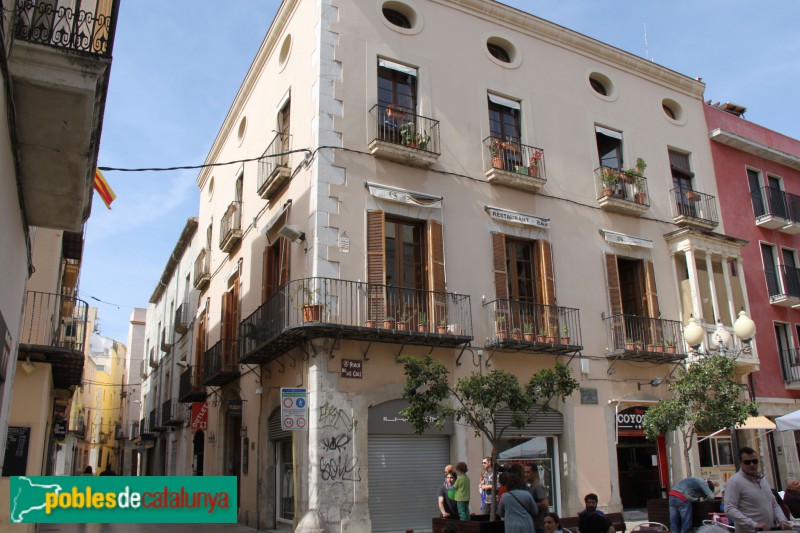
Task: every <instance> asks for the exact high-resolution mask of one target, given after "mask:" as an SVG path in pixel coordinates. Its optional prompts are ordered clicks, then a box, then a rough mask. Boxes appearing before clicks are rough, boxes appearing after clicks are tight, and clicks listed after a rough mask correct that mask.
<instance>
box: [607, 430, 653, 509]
mask: <svg viewBox="0 0 800 533" xmlns="http://www.w3.org/2000/svg"><path fill="white" fill-rule="evenodd" d="M617 468H618V470H619V495H620V500H622V508H623V509H625V510H629V509H645V508H647V500H649V499H653V498H659V497H660V495H661V482H660V479H659V472H658V447H657V445H656V443H655V442H653V441H651V440H648V439H647V438H646V437H644V436H636V437H633V436H630V437H624V436H621V435H620V437H619V442H618V443H617Z"/></svg>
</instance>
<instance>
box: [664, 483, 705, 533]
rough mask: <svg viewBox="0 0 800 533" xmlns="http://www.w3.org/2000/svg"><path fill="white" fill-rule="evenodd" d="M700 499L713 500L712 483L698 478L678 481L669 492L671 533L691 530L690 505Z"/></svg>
mask: <svg viewBox="0 0 800 533" xmlns="http://www.w3.org/2000/svg"><path fill="white" fill-rule="evenodd" d="M700 498H705V499H712V498H714V483H713V482H712V481H708V482H706V481H704V480H702V479H700V478H699V477H687V478H684V479H682V480H680V481H678V482H677V483H676V484H675V486H674V487H672V490H670V491H669V523H670V531H671V533H684V532H686V531H689V530H690V529H692V504H693V503H694V502H696V501H698V500H699V499H700Z"/></svg>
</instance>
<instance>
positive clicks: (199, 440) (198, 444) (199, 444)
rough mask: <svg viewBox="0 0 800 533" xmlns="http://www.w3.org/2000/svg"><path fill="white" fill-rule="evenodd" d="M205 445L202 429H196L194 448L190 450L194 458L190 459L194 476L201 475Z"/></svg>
mask: <svg viewBox="0 0 800 533" xmlns="http://www.w3.org/2000/svg"><path fill="white" fill-rule="evenodd" d="M205 446H206V436H205V433H204V432H203V431H202V430H198V431H196V432H195V434H194V448H193V450H192V456H193V458H194V460H193V461H192V466H193V470H194V471H193V472H192V473H193V474H194V475H195V476H202V475H203V461H204V459H205Z"/></svg>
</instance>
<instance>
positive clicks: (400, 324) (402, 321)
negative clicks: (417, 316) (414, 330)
mask: <svg viewBox="0 0 800 533" xmlns="http://www.w3.org/2000/svg"><path fill="white" fill-rule="evenodd" d="M409 318H410V316H409V312H408V309H406V308H405V307H404V308H403V311H402V312H401V313H400V316H398V317H397V326H396V327H397V330H398V331H406V330H407V329H408V319H409Z"/></svg>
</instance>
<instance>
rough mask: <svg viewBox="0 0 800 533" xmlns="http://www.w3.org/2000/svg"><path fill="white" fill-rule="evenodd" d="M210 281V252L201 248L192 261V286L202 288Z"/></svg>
mask: <svg viewBox="0 0 800 533" xmlns="http://www.w3.org/2000/svg"><path fill="white" fill-rule="evenodd" d="M209 281H211V253H210V252H209V250H208V249H206V248H203V249H202V250H200V253H199V254H197V259H195V261H194V288H195V289H198V290H202V289H203V288H205V286H206V285H208V282H209Z"/></svg>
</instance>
